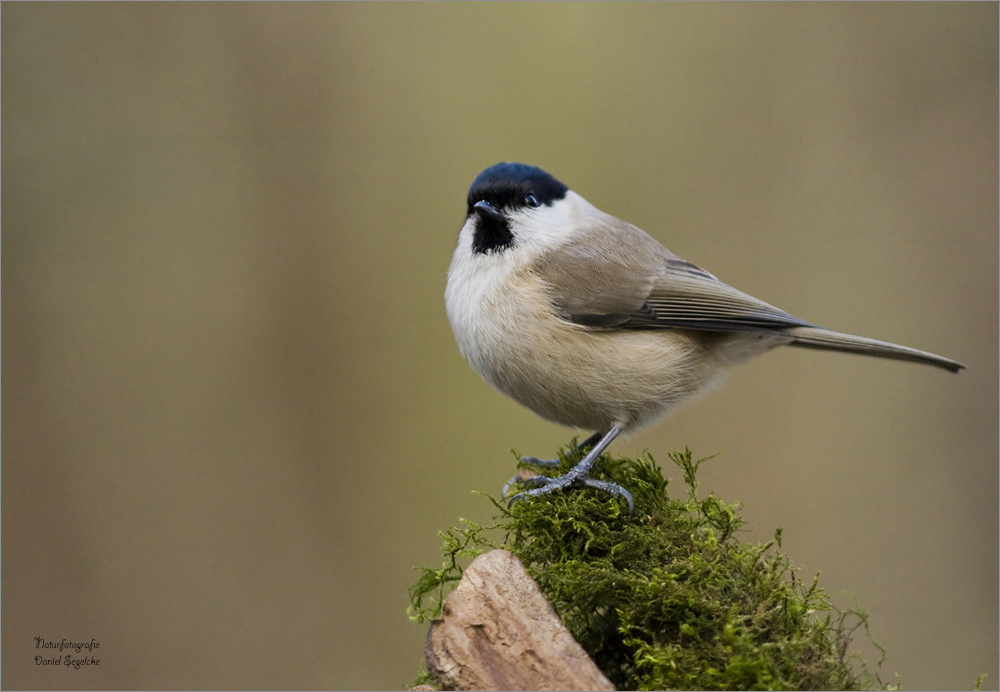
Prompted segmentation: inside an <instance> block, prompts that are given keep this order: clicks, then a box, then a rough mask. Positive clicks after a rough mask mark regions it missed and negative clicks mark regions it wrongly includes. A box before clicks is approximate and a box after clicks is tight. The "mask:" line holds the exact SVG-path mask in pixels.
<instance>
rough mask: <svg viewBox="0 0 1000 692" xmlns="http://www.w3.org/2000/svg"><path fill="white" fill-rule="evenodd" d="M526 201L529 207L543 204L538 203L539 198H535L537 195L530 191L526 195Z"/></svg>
mask: <svg viewBox="0 0 1000 692" xmlns="http://www.w3.org/2000/svg"><path fill="white" fill-rule="evenodd" d="M524 203H525V204H527V205H528V206H529V207H538V206H541V205H539V204H538V200H537V199H535V196H534V195H532V194H530V193H529V194H527V195H525V196H524Z"/></svg>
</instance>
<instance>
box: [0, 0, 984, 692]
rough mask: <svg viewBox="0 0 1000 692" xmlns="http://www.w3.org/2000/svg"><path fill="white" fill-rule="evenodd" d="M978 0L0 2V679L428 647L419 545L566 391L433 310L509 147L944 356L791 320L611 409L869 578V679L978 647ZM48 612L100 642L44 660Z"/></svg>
mask: <svg viewBox="0 0 1000 692" xmlns="http://www.w3.org/2000/svg"><path fill="white" fill-rule="evenodd" d="M997 25H998V12H997V4H996V3H978V4H961V3H954V4H951V3H949V4H930V3H928V4H923V3H921V4H886V5H882V4H839V3H838V4H791V3H780V4H773V5H760V4H720V5H707V4H706V5H702V4H634V5H633V4H621V5H611V4H596V3H595V4H544V5H535V4H516V5H504V4H487V5H469V4H435V5H425V4H379V5H373V4H308V5H294V4H280V5H279V4H250V5H233V4H206V5H200V4H196V5H189V4H176V5H175V4H169V5H168V4H141V5H128V4H113V5H103V4H39V5H34V4H18V3H4V4H3V7H2V102H3V120H2V127H3V142H2V143H3V170H2V194H3V214H2V243H3V246H2V250H3V251H2V262H3V264H2V276H3V284H2V296H3V303H2V314H3V332H2V341H3V370H2V394H3V399H2V405H3V431H2V433H3V434H2V454H3V466H2V493H3V495H2V512H3V514H2V521H3V544H2V545H3V572H2V585H3V600H2V606H3V622H2V630H3V634H2V645H3V651H2V653H3V678H2V685H3V687H5V688H12V687H17V688H112V689H115V688H139V689H151V688H178V689H185V688H199V689H200V688H220V689H229V688H279V689H283V688H359V689H369V688H382V689H398V688H399V686H400V685H402V684H404V683H406V682H408V681H409V680H411V679H412V678H413V676H414V675H415V673H416V672H417V668H418V665H419V664H420V661H421V658H422V647H423V641H424V635H425V628H424V627H423V626H418V625H414V624H411V623H410V622H408V620H407V617H406V612H405V609H406V605H407V599H406V595H405V591H406V587H407V586H408V585H409V584H410V583H411V582H412V581H413V579H414V577H415V572H413V570H412V567H413V566H414V565H436V564H438V563H439V560H440V558H439V555H438V545H439V540H438V537H437V536H436V532H437V531H438V530H439V529H442V528H444V527H446V526H448V525H449V524H451V523H454V522H455V521H457V519H458V518H459V517H470V518H474V519H478V520H486V519H488V518H489V516H490V515H491V507H490V505H489V503H488V502H487V501H486V500H484V499H483V498H481V497H479V496H476V495H473V494H472V492H471V491H472V490H474V489H479V490H486V491H491V492H496V491H498V490H499V488H500V485H501V483H502V482H503V480H504V479H505V478H507V477H508V476H509V475H510V474H511V473H512V469H513V466H514V460H513V458H512V456H511V454H510V451H509V450H510V449H511V448H516V449H517V450H518V451H520V452H522V453H526V454H527V453H530V454H537V455H543V456H545V455H551V454H553V453H554V452H555V450H556V448H557V447H558V446H559V445H561V444H564V443H566V442H568V441H569V439H570V437H571V436H572V435H573V434H575V433H574V432H573V431H571V430H568V429H562V428H559V427H557V426H555V425H553V424H550V423H547V422H545V421H542V420H541V419H539V418H537V417H536V416H535V415H534V414H532V413H531V412H530V411H527V410H524V409H522V408H521V407H519V406H518V405H517V404H515V403H514V402H512V401H510V400H508V399H506V398H504V397H502V396H500V395H499V394H497V393H495V392H494V391H493V390H491V389H490V387H489V386H488V385H486V384H485V383H484V382H482V381H481V380H480V379H479V378H478V377H477V376H476V375H475V373H473V372H472V370H471V369H469V368H468V366H467V365H466V364H465V363H464V362H463V360H462V358H461V356H460V355H459V353H458V350H457V348H456V347H455V344H454V340H453V338H452V334H451V330H450V328H449V325H448V321H447V318H446V316H445V311H444V305H443V295H442V294H443V291H444V286H445V279H446V272H447V268H448V264H449V262H450V259H451V253H452V249H453V247H454V243H455V240H456V237H457V233H458V230H459V228H460V227H461V225H462V223H463V215H464V212H465V195H466V191H467V189H468V185H469V183H470V182H471V181H472V179H473V178H474V177H475V176H476V174H478V173H479V172H480V171H481V170H482V169H483V168H485V167H486V166H488V165H491V164H493V163H496V162H498V161H504V160H506V161H525V162H528V163H532V164H536V165H539V166H542V167H543V168H545V169H546V170H548V171H550V172H551V173H553V175H555V176H556V177H558V178H559V179H561V180H563V181H564V182H565V183H567V184H568V185H570V187H572V188H573V189H574V190H576V191H577V192H579V193H580V194H582V195H583V196H584V197H586V198H587V199H589V200H590V201H591V202H593V203H594V204H596V205H597V206H598V207H600V208H602V209H604V210H606V211H608V212H610V213H612V214H615V215H617V216H619V217H621V218H624V219H626V220H628V221H631V222H633V223H635V224H637V225H639V226H640V227H642V228H644V229H645V230H647V231H648V232H650V233H651V234H652V235H653V236H654V237H656V238H658V239H659V240H661V241H662V242H663V243H664V244H665V245H667V246H668V247H669V248H670V249H671V250H673V251H674V252H676V253H678V254H679V255H681V256H682V257H684V258H686V259H688V260H690V261H692V262H694V263H696V264H699V265H701V266H703V267H705V268H706V269H708V270H709V271H711V272H713V273H714V274H716V275H717V276H719V277H720V278H721V279H722V280H724V281H726V282H728V283H730V284H732V285H734V286H736V287H737V288H740V289H741V290H744V291H746V292H749V293H751V294H753V295H756V296H758V297H760V298H762V299H764V300H767V301H769V302H772V303H775V304H777V305H778V306H780V307H782V308H784V309H786V310H788V311H789V312H791V313H792V314H794V315H796V316H799V317H802V318H804V319H808V320H810V321H813V322H816V323H818V324H822V325H824V326H828V327H831V328H836V329H840V330H844V331H851V332H855V333H859V334H864V335H867V336H872V337H876V338H882V339H887V340H891V341H895V342H898V343H903V344H907V345H911V346H915V347H918V348H924V349H927V350H931V351H934V352H937V353H940V354H943V355H946V356H950V357H953V358H956V359H959V360H962V361H963V362H965V363H966V364H967V365H968V366H969V370H968V371H967V372H965V373H963V374H961V375H959V376H951V375H949V374H948V373H945V372H943V371H938V370H934V369H931V368H927V367H921V366H917V365H912V364H901V363H895V362H888V361H881V360H875V359H865V358H860V357H852V356H845V355H840V354H828V353H821V352H815V351H805V350H799V349H782V350H779V351H776V352H774V353H771V354H768V355H766V356H763V357H761V358H759V359H758V360H756V361H754V362H753V363H750V364H748V365H745V366H743V367H742V368H740V369H738V370H736V371H734V372H733V373H732V376H731V377H730V378H729V380H728V383H727V384H726V386H725V387H723V388H722V389H720V390H719V391H717V392H715V393H713V394H711V395H709V396H708V397H706V398H705V399H704V400H702V401H700V402H698V403H697V404H695V405H694V406H692V407H690V408H689V409H686V410H684V411H682V412H680V413H678V414H677V415H675V416H673V417H672V418H671V419H669V420H668V421H665V422H661V423H659V424H658V425H656V426H653V427H651V428H649V429H648V430H646V431H643V432H641V433H640V434H637V435H635V436H634V437H632V438H630V439H627V440H624V441H622V442H620V443H616V444H615V446H614V447H613V450H614V451H616V452H619V453H627V454H636V453H639V452H641V451H643V450H645V449H648V450H649V451H650V452H652V453H653V455H654V456H656V457H658V458H659V459H660V460H661V461H663V462H666V450H668V449H670V448H683V447H684V446H685V445H687V446H690V447H691V448H692V449H693V450H694V451H695V453H696V454H698V455H702V456H707V455H709V454H714V453H719V456H718V457H717V458H716V459H715V460H714V461H712V462H710V463H709V464H708V465H707V466H706V467H705V468H704V472H703V477H702V481H703V490H704V491H705V492H709V491H713V492H715V493H716V494H718V495H719V496H721V497H723V498H725V499H727V500H731V501H740V502H741V503H743V506H744V515H745V517H746V519H747V522H748V523H747V532H746V533H745V534H744V538H746V539H748V540H759V539H765V538H767V537H768V536H770V535H771V534H772V533H773V531H774V529H775V527H778V526H781V527H784V530H785V534H784V535H785V547H786V549H787V552H789V553H790V555H791V556H792V558H793V560H795V561H796V562H798V563H799V564H801V565H802V566H803V570H802V574H803V576H805V577H807V578H808V577H809V576H810V575H811V574H813V573H815V572H816V571H818V570H822V583H823V584H824V585H825V587H826V588H827V589H828V590H829V591H830V592H831V593H833V594H834V597H835V601H836V603H837V604H838V605H840V606H850V605H851V604H852V602H853V601H852V598H853V597H856V598H857V600H858V602H859V603H860V604H861V605H862V606H863V607H865V608H866V609H867V610H868V611H869V612H870V614H871V623H870V624H871V632H872V634H873V635H874V637H875V639H876V640H878V642H879V643H881V644H882V645H883V646H885V647H886V648H887V650H888V658H887V660H886V662H885V665H884V666H883V668H882V674H883V679H884V680H886V681H891V680H892V678H893V674H894V673H896V672H898V673H899V674H900V675H901V676H902V682H903V684H904V686H905V688H907V689H931V688H958V689H970V688H971V686H972V684H973V680H974V679H975V677H976V676H977V675H978V674H979V673H988V674H989V677H988V678H987V679H986V681H985V683H984V687H985V688H989V689H997V683H998V681H1000V677H998V670H997V659H998V631H997V623H998V609H997V601H998V599H997V595H998V530H997V529H998V432H997V431H998V387H997V383H998V369H997V363H998V344H997V334H998V319H997V316H998V281H997V277H998V268H997V258H998V213H997V210H998V193H997V190H998V175H997V170H998V169H997V161H998V137H997V132H998V126H997V121H998V109H997V102H998V88H997V85H998V69H997V54H998V44H997ZM587 432H588V433H589V431H587ZM672 475H673V476H674V477H675V478H677V482H678V483H680V480H679V478H678V475H679V474H677V473H673V474H672ZM848 592H849V593H848ZM851 594H853V595H854V596H852V595H851ZM36 636H42V637H45V638H51V639H61V638H63V637H67V638H71V639H86V640H89V639H90V638H96V639H97V640H98V641H99V642H100V644H101V648H100V650H99V658H100V659H101V665H100V667H99V668H91V669H87V670H84V669H81V670H71V669H66V668H58V669H51V668H48V667H40V666H36V665H35V664H34V659H33V657H34V656H35V655H36V654H37V653H39V652H38V651H36V649H35V648H34V637H36ZM862 651H863V652H865V654H866V655H868V656H871V655H872V651H873V648H872V647H870V646H868V647H867V648H862Z"/></svg>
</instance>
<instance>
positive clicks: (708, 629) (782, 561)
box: [410, 448, 882, 689]
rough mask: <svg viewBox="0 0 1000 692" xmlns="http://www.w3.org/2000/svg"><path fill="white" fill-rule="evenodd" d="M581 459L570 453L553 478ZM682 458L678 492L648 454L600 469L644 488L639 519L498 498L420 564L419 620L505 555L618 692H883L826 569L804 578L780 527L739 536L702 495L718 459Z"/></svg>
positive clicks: (571, 505) (571, 495) (674, 457)
mask: <svg viewBox="0 0 1000 692" xmlns="http://www.w3.org/2000/svg"><path fill="white" fill-rule="evenodd" d="M580 456H581V453H580V452H579V451H577V450H576V449H575V448H570V450H568V451H565V452H564V453H563V454H562V455H561V457H560V458H561V467H560V468H559V469H552V470H551V473H553V474H555V473H563V472H565V471H566V470H568V469H569V468H571V467H572V466H573V465H574V464H576V463H577V462H578V461H579V460H580ZM670 459H671V461H672V462H673V463H674V464H676V465H677V466H678V467H679V469H680V470H681V473H682V477H683V479H684V481H685V483H686V487H682V490H681V492H680V493H678V494H677V495H678V496H677V497H672V496H671V493H670V492H668V489H669V481H668V480H667V479H666V478H665V477H664V475H663V473H662V471H661V469H660V468H659V466H658V465H657V464H656V462H655V461H654V460H653V459H652V458H651V457H649V456H648V455H647V456H646V457H643V458H639V459H612V458H611V457H609V456H605V457H603V458H602V459H601V461H600V462H599V464H598V465H597V467H596V468H595V470H594V472H593V474H592V475H593V477H595V478H599V479H601V480H608V481H613V482H615V483H619V484H621V485H623V486H625V487H626V488H627V489H628V490H629V491H630V492H631V493H632V494H633V496H634V497H635V503H636V509H635V514H634V515H633V516H629V514H628V511H627V508H626V506H625V504H624V501H622V500H620V499H615V498H610V497H608V496H606V495H602V494H598V493H594V492H590V491H584V490H578V491H571V492H565V493H556V494H553V495H548V496H544V497H540V498H533V499H531V500H530V501H526V502H519V503H517V504H515V505H514V506H513V507H512V508H511V509H510V510H508V509H507V508H506V507H505V506H504V505H503V504H502V503H500V502H499V501H497V500H496V499H494V498H490V500H491V501H492V502H493V504H494V506H495V507H496V509H497V512H498V516H497V519H496V520H495V522H494V523H493V524H492V525H490V526H480V525H478V524H476V523H474V522H470V521H466V520H463V521H462V524H461V526H459V527H453V528H451V529H449V530H447V531H445V532H442V534H441V536H442V539H443V542H444V545H443V552H444V555H445V562H444V564H443V566H442V567H441V568H440V569H427V568H424V569H421V575H420V578H419V579H418V580H417V582H416V583H415V584H414V585H413V586H412V587H411V589H410V597H411V601H412V606H411V617H412V618H413V619H414V620H417V621H421V622H422V621H426V620H428V619H431V618H434V617H436V616H437V615H438V613H439V610H440V607H441V601H442V599H443V598H444V596H445V595H446V594H447V592H448V590H449V589H450V587H452V586H453V585H454V583H455V582H456V581H457V580H458V579H460V578H461V574H462V564H463V561H464V559H466V558H472V557H475V556H476V555H478V554H480V553H481V552H483V551H485V550H488V549H492V548H494V547H504V548H506V549H507V550H509V551H511V552H513V553H514V554H515V555H516V556H517V557H518V558H520V560H521V561H522V562H523V563H524V565H525V567H526V568H527V570H528V572H529V573H530V574H531V576H532V577H534V578H535V580H536V581H537V582H538V584H539V586H540V587H541V589H542V593H543V594H544V595H545V597H546V598H547V599H548V600H549V602H550V603H552V605H553V606H554V607H555V609H556V611H557V612H558V613H559V615H560V617H561V618H562V621H563V623H564V624H565V625H566V627H567V628H568V629H569V630H570V632H571V633H572V634H573V636H574V637H575V638H576V640H577V641H578V642H579V643H580V644H581V645H582V646H583V648H584V649H585V650H586V651H587V653H588V654H589V655H590V656H591V657H592V658H593V660H594V661H595V662H596V663H597V665H598V666H599V667H600V668H601V670H602V671H604V673H605V674H606V675H607V676H608V678H610V679H611V680H612V682H614V683H615V685H616V686H617V687H618V688H619V689H858V688H863V687H881V686H882V685H881V683H880V682H879V681H878V680H877V678H876V677H875V676H872V675H870V674H869V673H868V671H867V669H866V667H865V665H864V663H863V662H862V661H860V660H859V659H856V658H854V657H853V656H852V655H851V654H849V652H848V645H849V643H850V637H851V634H852V633H853V632H854V631H856V630H857V628H858V627H861V626H865V625H866V620H865V615H864V613H861V612H858V611H847V612H838V611H836V610H835V609H833V608H832V606H831V604H830V601H829V598H828V596H827V594H826V592H825V591H824V590H823V589H822V588H821V587H820V586H819V581H818V580H819V575H816V577H815V578H813V579H811V580H808V581H802V580H800V579H799V578H798V576H797V575H796V568H795V567H794V566H793V565H792V563H791V562H790V561H789V559H788V557H787V556H786V555H784V554H783V553H782V552H781V550H780V548H781V531H780V529H779V530H778V531H777V532H776V533H775V536H774V539H773V540H770V541H767V542H765V543H761V544H750V543H744V542H742V541H740V540H739V538H738V537H737V533H738V532H739V529H740V527H741V525H742V521H741V519H740V517H739V515H738V513H737V509H738V506H737V505H735V504H729V503H726V502H723V501H722V500H720V499H718V498H716V497H715V496H714V495H712V494H709V495H708V496H707V497H699V496H698V481H697V471H698V467H699V465H700V464H701V463H703V462H704V461H706V460H705V459H702V460H697V461H696V460H694V459H693V458H692V455H691V453H690V452H689V451H685V452H684V453H671V454H670ZM499 542H503V545H502V546H499V545H498V543H499ZM852 663H854V664H855V666H856V667H857V668H858V669H859V670H855V668H854V667H852Z"/></svg>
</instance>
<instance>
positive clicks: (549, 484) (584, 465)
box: [508, 425, 635, 514]
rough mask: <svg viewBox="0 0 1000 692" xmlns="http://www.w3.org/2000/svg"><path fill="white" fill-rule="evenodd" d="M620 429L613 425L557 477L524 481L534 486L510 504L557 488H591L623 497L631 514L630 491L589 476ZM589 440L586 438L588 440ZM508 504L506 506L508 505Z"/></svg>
mask: <svg viewBox="0 0 1000 692" xmlns="http://www.w3.org/2000/svg"><path fill="white" fill-rule="evenodd" d="M621 431H622V429H621V426H620V425H614V426H612V427H611V430H609V431H608V432H607V433H606V434H605V435H604V436H603V437H602V438H601V439H600V440H599V441H598V442H597V443H596V444H595V445H594V447H593V448H592V449H591V450H590V451H589V452H588V453H587V456H585V457H584V458H583V460H582V461H581V462H580V463H579V464H577V465H576V466H574V467H573V468H571V469H570V470H569V471H568V472H567V473H566V474H565V475H562V476H559V477H558V478H546V477H544V476H534V477H533V478H529V479H528V480H527V481H525V483H526V484H531V485H534V486H536V487H534V488H532V489H531V490H525V491H524V492H520V493H518V494H517V495H515V496H514V497H512V498H511V499H510V505H513V504H514V503H515V502H518V501H519V500H523V499H524V498H526V497H535V496H538V495H548V494H549V493H554V492H555V491H557V490H565V489H566V488H593V489H594V490H600V491H603V492H606V493H609V494H611V495H614V496H616V497H624V498H625V501H626V502H628V513H629V514H632V512H633V511H634V510H635V501H634V500H633V499H632V495H631V493H629V491H627V490H625V488H623V487H621V486H620V485H618V484H617V483H608V482H607V481H597V480H594V479H593V478H591V477H590V475H589V474H590V469H591V468H592V467H593V466H594V462H596V461H597V459H598V458H599V457H600V456H601V454H603V453H604V450H605V449H607V447H608V445H609V444H611V442H612V440H614V439H615V438H616V437H618V434H619V433H621ZM589 441H590V440H587V442H589ZM510 505H508V506H510Z"/></svg>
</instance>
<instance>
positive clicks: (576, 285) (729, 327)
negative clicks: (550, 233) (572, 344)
mask: <svg viewBox="0 0 1000 692" xmlns="http://www.w3.org/2000/svg"><path fill="white" fill-rule="evenodd" d="M534 269H535V270H536V271H537V273H538V275H539V276H540V277H541V278H542V279H543V280H544V281H545V282H547V284H548V286H549V288H550V291H551V295H552V302H553V306H554V307H555V310H556V312H557V313H558V314H559V315H560V316H561V317H563V318H564V319H567V320H569V321H571V322H574V323H576V324H579V325H582V326H587V327H596V328H619V329H664V328H685V329H704V330H711V331H756V332H775V331H780V330H783V329H787V328H789V327H806V326H812V325H811V324H809V323H808V322H804V321H802V320H800V319H798V318H796V317H792V316H791V315H789V314H788V313H786V312H784V311H783V310H779V309H778V308H776V307H774V306H773V305H768V304H767V303H765V302H764V301H761V300H757V299H756V298H754V297H752V296H749V295H747V294H745V293H742V292H740V291H737V290H736V289H735V288H732V287H731V286H728V285H726V284H724V283H722V282H721V281H719V280H718V279H716V278H715V277H714V276H712V275H711V274H709V273H708V272H706V271H705V270H703V269H700V268H699V267H696V266H695V265H693V264H691V263H690V262H686V261H685V260H682V259H681V258H679V257H677V256H676V255H674V254H672V253H671V252H670V251H669V250H667V249H666V248H664V247H663V246H662V245H660V243H658V242H657V241H655V240H654V239H653V238H651V237H650V236H649V235H647V234H646V233H645V232H644V231H642V230H640V229H638V228H636V227H635V226H632V225H630V224H627V223H625V222H623V221H619V220H618V219H614V218H613V217H606V220H604V221H602V222H601V223H600V224H597V225H595V226H593V227H592V228H591V229H589V230H588V232H587V233H585V234H583V235H581V236H579V237H577V238H575V239H574V240H573V241H571V242H569V243H567V244H565V245H563V246H561V247H560V248H559V249H558V251H555V252H552V253H549V254H548V255H547V256H545V257H542V258H541V259H540V260H539V261H538V262H537V263H536V265H535V267H534Z"/></svg>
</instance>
